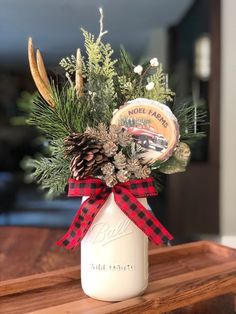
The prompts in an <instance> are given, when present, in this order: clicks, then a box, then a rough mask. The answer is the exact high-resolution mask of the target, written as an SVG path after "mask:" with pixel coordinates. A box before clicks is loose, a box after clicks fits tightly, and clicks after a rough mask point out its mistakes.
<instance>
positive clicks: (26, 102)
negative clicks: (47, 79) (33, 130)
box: [11, 91, 38, 125]
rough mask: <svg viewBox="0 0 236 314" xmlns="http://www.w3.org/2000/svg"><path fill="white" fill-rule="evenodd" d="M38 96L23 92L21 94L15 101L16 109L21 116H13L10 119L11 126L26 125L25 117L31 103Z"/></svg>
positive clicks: (30, 107) (35, 93)
mask: <svg viewBox="0 0 236 314" xmlns="http://www.w3.org/2000/svg"><path fill="white" fill-rule="evenodd" d="M37 96H38V93H37V92H34V93H29V92H27V91H24V92H22V93H21V96H20V98H19V99H18V100H17V104H16V105H17V108H18V109H19V110H20V111H21V115H19V116H15V117H13V118H12V119H11V123H12V124H13V125H26V124H27V123H26V120H27V115H29V114H30V112H31V109H32V106H33V102H34V101H35V99H36V97H37Z"/></svg>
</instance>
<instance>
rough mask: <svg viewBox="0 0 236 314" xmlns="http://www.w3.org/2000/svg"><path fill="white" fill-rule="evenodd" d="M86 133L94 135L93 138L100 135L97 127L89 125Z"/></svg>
mask: <svg viewBox="0 0 236 314" xmlns="http://www.w3.org/2000/svg"><path fill="white" fill-rule="evenodd" d="M84 134H86V135H88V136H90V137H93V138H97V137H98V132H97V130H96V129H94V128H90V127H87V128H86V130H85V132H84Z"/></svg>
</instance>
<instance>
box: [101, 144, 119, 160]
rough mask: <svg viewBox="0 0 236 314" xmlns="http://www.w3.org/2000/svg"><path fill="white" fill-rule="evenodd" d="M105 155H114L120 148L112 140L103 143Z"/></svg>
mask: <svg viewBox="0 0 236 314" xmlns="http://www.w3.org/2000/svg"><path fill="white" fill-rule="evenodd" d="M103 148H104V152H105V155H106V156H107V157H112V156H114V155H115V153H116V152H117V150H118V146H117V145H116V144H115V143H113V142H112V141H108V142H106V143H105V144H104V145H103Z"/></svg>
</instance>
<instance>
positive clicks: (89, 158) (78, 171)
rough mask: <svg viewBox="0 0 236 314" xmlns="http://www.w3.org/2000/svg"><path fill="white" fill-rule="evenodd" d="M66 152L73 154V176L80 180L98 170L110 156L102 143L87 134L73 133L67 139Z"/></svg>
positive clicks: (71, 166) (71, 168) (71, 167)
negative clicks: (106, 153) (105, 152)
mask: <svg viewBox="0 0 236 314" xmlns="http://www.w3.org/2000/svg"><path fill="white" fill-rule="evenodd" d="M65 146H66V154H67V155H72V156H73V157H72V160H71V164H70V170H71V174H72V177H73V178H75V179H77V180H80V179H83V178H86V177H88V176H90V175H91V174H92V173H94V172H96V171H97V170H98V169H99V168H100V167H101V166H102V164H103V163H104V162H106V161H107V160H108V158H107V157H106V156H105V154H104V149H103V147H102V144H101V143H99V142H97V141H96V140H95V139H93V138H91V137H90V136H88V135H87V134H80V133H72V134H71V135H69V136H68V137H67V138H66V139H65Z"/></svg>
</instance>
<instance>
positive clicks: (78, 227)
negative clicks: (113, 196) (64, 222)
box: [56, 193, 109, 249]
mask: <svg viewBox="0 0 236 314" xmlns="http://www.w3.org/2000/svg"><path fill="white" fill-rule="evenodd" d="M108 196H109V194H108V193H104V194H103V195H102V197H101V196H100V195H94V196H90V197H89V198H88V199H87V200H86V201H84V202H83V203H82V205H81V206H80V208H79V210H78V211H77V213H76V215H75V217H74V219H73V222H72V224H71V225H70V227H69V229H68V231H67V232H66V234H65V235H64V236H63V237H62V238H61V239H60V240H58V241H57V242H56V245H57V246H62V247H65V248H66V249H72V248H76V247H77V246H79V244H80V242H81V241H82V240H83V238H84V236H85V235H86V233H87V231H88V229H89V228H90V226H91V224H92V222H93V220H94V218H95V216H96V215H97V213H98V212H99V210H100V208H101V207H102V206H103V205H104V203H105V202H106V200H107V198H108Z"/></svg>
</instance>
